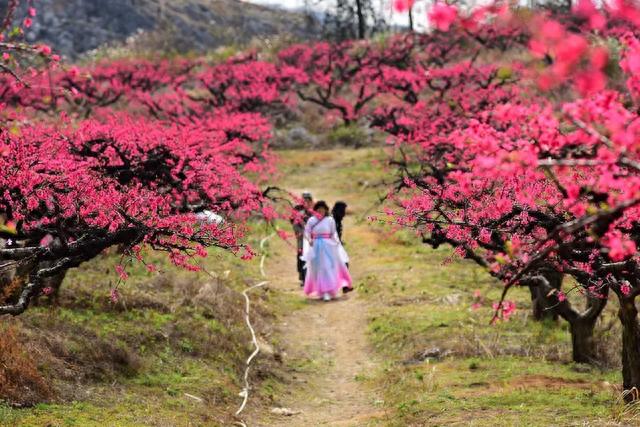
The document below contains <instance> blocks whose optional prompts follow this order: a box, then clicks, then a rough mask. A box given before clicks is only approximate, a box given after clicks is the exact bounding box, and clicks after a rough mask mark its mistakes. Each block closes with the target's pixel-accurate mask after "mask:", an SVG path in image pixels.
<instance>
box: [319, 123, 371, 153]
mask: <svg viewBox="0 0 640 427" xmlns="http://www.w3.org/2000/svg"><path fill="white" fill-rule="evenodd" d="M327 140H328V142H329V144H331V145H344V146H345V147H354V148H360V147H363V146H365V145H368V144H369V142H370V141H371V136H370V135H369V134H368V133H367V132H366V130H365V129H363V128H362V127H361V126H359V125H357V124H350V125H346V126H345V125H342V126H338V127H337V128H334V129H333V130H332V131H331V132H330V133H329V134H328V135H327Z"/></svg>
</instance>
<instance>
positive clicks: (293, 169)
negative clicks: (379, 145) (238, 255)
mask: <svg viewBox="0 0 640 427" xmlns="http://www.w3.org/2000/svg"><path fill="white" fill-rule="evenodd" d="M363 156H364V157H366V155H365V154H364V153H362V152H358V151H351V150H339V151H331V152H319V153H300V155H299V156H298V155H296V154H292V155H291V156H286V157H285V159H284V161H285V164H286V165H288V168H287V169H288V171H287V172H286V176H285V178H284V182H283V187H284V188H287V189H288V190H290V191H295V192H299V191H301V190H309V191H311V192H312V194H313V195H314V198H315V200H326V201H327V203H329V205H332V204H333V203H334V202H335V201H337V200H344V201H346V202H347V203H348V204H349V210H350V215H349V216H347V218H346V219H345V223H344V228H345V246H346V248H347V251H348V252H349V254H350V257H351V261H352V262H351V274H352V276H353V282H354V285H355V284H356V283H357V282H358V280H359V278H361V277H362V275H363V274H364V268H363V267H364V266H366V264H367V263H370V262H372V260H371V258H370V256H371V254H370V253H369V251H368V249H367V248H369V247H371V245H369V244H367V243H368V242H367V241H369V240H371V239H372V238H375V236H372V234H373V232H372V231H370V230H369V228H368V226H367V221H366V220H362V218H361V217H362V215H363V214H364V213H365V210H366V209H367V208H368V207H370V205H371V203H370V202H371V200H373V199H375V194H373V196H374V197H372V198H371V199H367V197H363V192H362V190H363V189H362V186H363V185H365V186H366V183H363V182H362V181H357V180H350V179H348V177H345V176H344V171H345V169H346V168H349V167H350V165H353V164H354V162H356V161H357V162H362V161H364V162H366V161H367V160H366V159H363V158H362V157H363ZM310 157H311V158H310ZM266 273H267V275H268V280H270V286H271V288H272V289H274V290H277V291H278V292H288V293H295V294H296V297H298V295H299V298H300V299H301V300H303V299H304V296H303V294H302V291H301V288H300V285H299V283H298V281H297V274H296V271H295V251H294V249H293V248H292V247H291V246H289V245H287V244H286V243H283V242H282V241H275V240H274V241H273V244H272V246H271V254H270V256H269V258H268V260H267V263H266ZM301 304H303V306H302V308H300V309H298V310H295V311H292V312H291V313H289V314H287V315H286V316H284V317H283V318H282V319H281V320H280V324H279V325H278V330H279V334H280V340H281V347H283V349H284V351H285V356H284V363H285V365H286V366H287V368H286V369H287V375H288V376H289V378H287V379H286V381H287V382H288V385H287V387H286V389H285V390H283V391H282V393H280V394H279V395H276V396H275V399H274V406H275V407H281V408H287V409H290V410H292V411H293V412H295V414H294V415H289V416H286V415H276V414H272V413H267V414H265V413H263V414H262V415H261V416H258V417H256V418H257V420H255V421H254V422H252V423H251V425H261V426H317V425H329V426H363V425H372V424H378V423H379V422H380V421H382V419H383V418H384V412H383V411H382V409H381V401H380V400H379V399H380V398H379V396H378V394H377V393H376V391H375V390H373V389H372V388H371V387H370V386H369V385H367V384H366V382H365V381H363V378H365V377H366V376H367V374H368V373H370V372H371V371H372V370H373V369H377V366H378V362H377V360H376V357H375V355H374V354H373V351H372V350H371V349H370V348H369V344H368V341H367V336H366V331H367V302H366V301H365V300H364V299H363V298H360V297H359V296H358V292H357V290H356V291H354V292H351V293H349V294H347V295H344V296H341V297H340V298H339V299H336V300H334V301H331V302H322V301H318V300H309V301H307V302H305V303H301Z"/></svg>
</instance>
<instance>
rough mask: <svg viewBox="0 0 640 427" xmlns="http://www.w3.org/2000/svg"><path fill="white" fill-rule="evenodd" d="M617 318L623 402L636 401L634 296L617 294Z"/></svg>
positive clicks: (639, 353) (639, 366) (639, 386)
mask: <svg viewBox="0 0 640 427" xmlns="http://www.w3.org/2000/svg"><path fill="white" fill-rule="evenodd" d="M618 299H619V301H620V309H619V310H618V318H619V319H620V323H621V324H622V385H623V389H624V391H625V397H624V398H625V401H626V402H632V401H635V400H638V398H639V397H640V396H639V393H638V390H640V325H639V324H638V309H637V308H636V304H635V296H630V297H625V296H624V295H621V294H618Z"/></svg>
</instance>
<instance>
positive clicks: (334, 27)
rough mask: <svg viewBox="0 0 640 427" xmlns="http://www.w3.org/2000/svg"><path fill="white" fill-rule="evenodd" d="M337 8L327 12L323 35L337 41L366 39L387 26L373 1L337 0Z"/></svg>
mask: <svg viewBox="0 0 640 427" xmlns="http://www.w3.org/2000/svg"><path fill="white" fill-rule="evenodd" d="M335 2H336V3H335V8H334V9H333V10H330V11H329V12H327V14H326V16H325V20H324V28H323V35H324V37H325V38H329V39H332V40H336V41H341V40H348V39H364V38H366V37H369V36H371V35H372V34H374V33H376V32H379V31H383V30H384V29H386V27H387V25H386V22H385V21H384V18H383V17H382V15H381V13H380V12H378V11H376V9H375V8H374V7H373V1H372V0H335Z"/></svg>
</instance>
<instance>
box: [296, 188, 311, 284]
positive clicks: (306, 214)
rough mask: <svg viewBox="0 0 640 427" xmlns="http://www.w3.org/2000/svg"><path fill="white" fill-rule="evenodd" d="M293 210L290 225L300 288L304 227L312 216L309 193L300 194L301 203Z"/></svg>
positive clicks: (302, 280) (303, 272)
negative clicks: (293, 234)
mask: <svg viewBox="0 0 640 427" xmlns="http://www.w3.org/2000/svg"><path fill="white" fill-rule="evenodd" d="M293 209H294V211H295V212H294V214H293V215H292V216H291V224H292V225H293V232H294V233H295V235H296V243H297V252H296V268H297V270H298V280H300V286H304V279H305V276H306V269H305V268H304V261H303V260H302V259H300V256H301V255H302V249H303V245H304V243H303V242H304V226H305V224H306V223H307V221H308V220H309V218H311V215H312V214H313V197H312V196H311V193H309V192H304V193H302V203H300V204H298V205H296V206H294V208H293Z"/></svg>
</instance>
